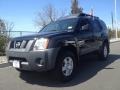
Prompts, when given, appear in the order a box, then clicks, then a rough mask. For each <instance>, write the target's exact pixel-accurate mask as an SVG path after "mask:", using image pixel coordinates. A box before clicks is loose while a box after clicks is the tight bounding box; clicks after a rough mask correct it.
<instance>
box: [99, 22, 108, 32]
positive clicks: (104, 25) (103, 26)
mask: <svg viewBox="0 0 120 90" xmlns="http://www.w3.org/2000/svg"><path fill="white" fill-rule="evenodd" d="M100 24H101V26H102V29H103V30H106V29H107V27H106V24H105V23H104V22H103V21H102V20H101V21H100Z"/></svg>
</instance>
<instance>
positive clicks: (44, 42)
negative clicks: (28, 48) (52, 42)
mask: <svg viewBox="0 0 120 90" xmlns="http://www.w3.org/2000/svg"><path fill="white" fill-rule="evenodd" d="M48 42H49V40H48V39H46V38H40V39H37V40H36V42H35V45H34V47H33V50H34V51H39V50H44V49H47V47H48Z"/></svg>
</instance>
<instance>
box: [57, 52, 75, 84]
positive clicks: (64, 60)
mask: <svg viewBox="0 0 120 90" xmlns="http://www.w3.org/2000/svg"><path fill="white" fill-rule="evenodd" d="M76 61H77V60H76V58H75V55H74V54H73V53H72V52H71V51H65V52H62V53H60V54H59V56H58V58H57V63H56V68H55V73H56V77H57V79H58V80H59V81H62V82H67V81H70V80H72V78H73V77H74V75H75V71H76V66H77V63H76Z"/></svg>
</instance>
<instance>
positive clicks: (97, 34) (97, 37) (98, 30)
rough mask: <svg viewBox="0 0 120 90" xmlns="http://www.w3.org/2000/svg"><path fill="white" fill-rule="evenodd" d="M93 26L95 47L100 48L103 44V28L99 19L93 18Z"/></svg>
mask: <svg viewBox="0 0 120 90" xmlns="http://www.w3.org/2000/svg"><path fill="white" fill-rule="evenodd" d="M92 28H93V38H94V41H95V43H94V46H95V49H99V47H100V46H101V45H102V36H103V33H102V30H103V28H102V26H101V25H100V23H99V21H98V20H93V22H92Z"/></svg>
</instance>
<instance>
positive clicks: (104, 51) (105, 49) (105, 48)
mask: <svg viewBox="0 0 120 90" xmlns="http://www.w3.org/2000/svg"><path fill="white" fill-rule="evenodd" d="M108 56H109V45H108V43H103V45H102V47H101V49H100V50H99V58H100V60H101V61H106V60H108Z"/></svg>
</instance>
